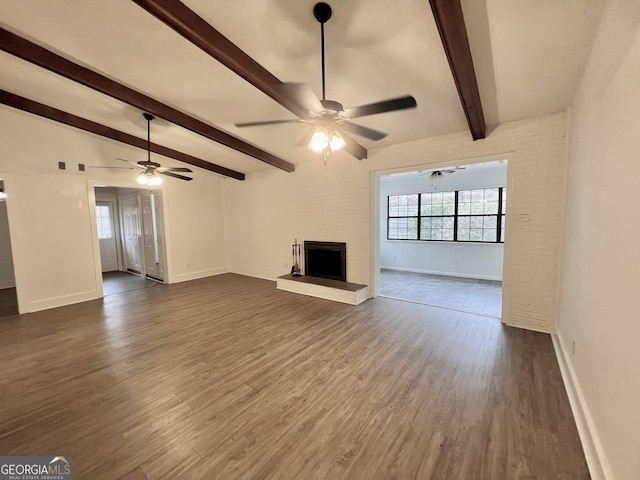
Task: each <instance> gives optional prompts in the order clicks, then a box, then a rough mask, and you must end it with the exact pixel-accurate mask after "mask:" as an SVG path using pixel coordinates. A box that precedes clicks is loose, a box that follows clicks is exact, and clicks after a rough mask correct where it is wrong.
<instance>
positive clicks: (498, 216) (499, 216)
mask: <svg viewBox="0 0 640 480" xmlns="http://www.w3.org/2000/svg"><path fill="white" fill-rule="evenodd" d="M506 188H507V187H506V186H499V187H482V188H470V189H465V190H447V191H444V192H422V193H397V194H390V195H387V240H392V241H393V240H398V241H418V242H456V243H488V244H504V229H503V226H502V223H503V219H505V218H506V205H504V208H503V204H504V200H506V198H505V197H506ZM493 189H498V200H497V203H498V212H497V213H491V214H485V213H482V214H471V213H469V214H466V213H464V214H461V213H459V196H460V192H471V191H473V190H493ZM450 192H453V193H454V199H455V207H454V212H453V214H452V215H451V214H449V215H444V214H443V215H422V196H423V195H431V194H433V193H443V194H444V193H450ZM403 195H404V196H409V195H418V210H417V214H416V215H394V216H392V215H390V213H391V197H400V196H403ZM452 217H453V239H444V240H442V239H431V238H421V236H422V235H421V233H422V232H421V230H422V219H424V218H452ZM477 217H489V218H493V219H495V230H496V237H495V238H496V239H495V240H459V239H458V222H459V219H460V218H470V219H471V218H477ZM395 219H407V220H409V219H414V220H415V222H416V238H389V232H390V224H391V220H395ZM407 231H408V230H407ZM483 231H484V222H483Z"/></svg>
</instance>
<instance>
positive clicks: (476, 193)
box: [471, 189, 484, 202]
mask: <svg viewBox="0 0 640 480" xmlns="http://www.w3.org/2000/svg"><path fill="white" fill-rule="evenodd" d="M471 201H472V202H483V201H484V189H483V190H471Z"/></svg>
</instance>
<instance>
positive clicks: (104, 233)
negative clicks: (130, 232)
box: [96, 201, 118, 273]
mask: <svg viewBox="0 0 640 480" xmlns="http://www.w3.org/2000/svg"><path fill="white" fill-rule="evenodd" d="M96 218H97V220H98V240H99V242H100V262H101V264H102V272H103V273H104V272H113V271H115V270H118V247H117V242H116V222H115V215H114V208H113V202H109V201H98V202H96Z"/></svg>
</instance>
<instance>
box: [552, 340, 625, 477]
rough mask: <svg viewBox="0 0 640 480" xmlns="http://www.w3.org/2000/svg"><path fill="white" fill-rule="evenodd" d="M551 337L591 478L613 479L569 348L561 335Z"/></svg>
mask: <svg viewBox="0 0 640 480" xmlns="http://www.w3.org/2000/svg"><path fill="white" fill-rule="evenodd" d="M551 339H552V340H553V348H554V349H555V351H556V357H557V358H558V365H559V366H560V373H561V374H562V380H563V381H564V386H565V389H566V390H567V396H568V397H569V404H570V405H571V411H572V412H573V418H574V419H575V421H576V426H577V427H578V434H579V435H580V442H581V443H582V449H583V450H584V456H585V458H586V460H587V466H588V467H589V473H590V474H591V479H592V480H614V479H613V472H612V471H611V468H610V467H609V463H608V462H607V459H606V456H605V454H604V450H603V449H602V443H601V442H600V438H599V437H598V434H597V431H596V429H595V426H594V424H593V420H592V419H591V414H590V413H589V408H588V407H587V403H586V401H585V398H584V394H583V392H582V389H581V388H580V383H579V382H578V379H577V377H576V373H575V370H574V368H573V364H572V363H571V357H570V356H569V351H570V350H568V349H567V345H566V343H565V342H564V340H563V338H562V335H560V334H557V335H551Z"/></svg>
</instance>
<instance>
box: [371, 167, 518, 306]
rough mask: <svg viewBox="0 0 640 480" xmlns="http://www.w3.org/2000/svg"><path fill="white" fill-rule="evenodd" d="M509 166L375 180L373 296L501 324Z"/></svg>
mask: <svg viewBox="0 0 640 480" xmlns="http://www.w3.org/2000/svg"><path fill="white" fill-rule="evenodd" d="M506 180H507V161H506V160H495V161H490V162H483V163H473V164H466V165H457V166H453V167H441V168H440V169H438V168H436V167H425V168H424V169H423V170H415V171H408V172H397V173H396V172H391V173H389V174H385V175H381V176H378V177H377V184H376V185H375V191H377V195H376V197H377V203H378V204H377V210H378V212H377V214H376V216H377V218H376V220H375V222H377V225H378V234H377V235H376V240H377V246H375V248H374V252H375V253H376V255H377V256H376V258H375V259H374V260H375V261H374V265H375V270H374V274H375V276H376V278H375V279H374V284H375V285H376V289H377V292H376V293H377V294H379V295H381V296H385V297H389V298H394V299H398V300H404V301H410V302H415V303H423V304H427V305H432V306H436V307H440V308H447V309H451V310H457V311H463V312H467V313H474V314H477V315H482V316H486V317H493V318H498V319H499V318H501V317H502V271H503V257H504V232H505V222H504V218H505V214H506V194H507V192H506Z"/></svg>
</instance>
